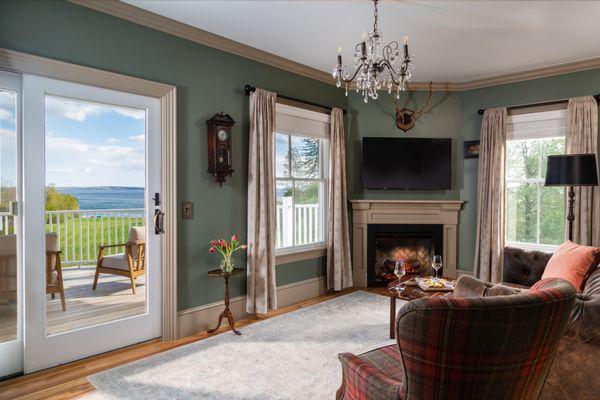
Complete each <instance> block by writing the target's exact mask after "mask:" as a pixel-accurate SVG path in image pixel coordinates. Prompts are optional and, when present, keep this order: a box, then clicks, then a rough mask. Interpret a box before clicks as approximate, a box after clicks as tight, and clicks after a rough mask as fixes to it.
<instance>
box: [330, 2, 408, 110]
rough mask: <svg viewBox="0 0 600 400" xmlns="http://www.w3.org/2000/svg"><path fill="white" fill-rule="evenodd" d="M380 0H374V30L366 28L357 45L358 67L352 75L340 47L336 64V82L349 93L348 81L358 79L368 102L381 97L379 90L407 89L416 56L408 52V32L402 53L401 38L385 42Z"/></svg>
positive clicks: (334, 69) (334, 71)
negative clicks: (379, 7)
mask: <svg viewBox="0 0 600 400" xmlns="http://www.w3.org/2000/svg"><path fill="white" fill-rule="evenodd" d="M377 1H378V0H374V1H373V3H374V6H375V8H374V12H373V16H374V22H373V30H372V31H371V32H369V34H368V37H367V34H366V33H365V32H364V31H363V33H362V35H361V38H360V42H359V43H358V44H357V45H356V47H355V49H354V68H356V71H355V72H354V74H353V75H352V77H350V71H349V68H348V66H347V65H344V64H343V63H342V48H341V47H338V56H337V64H336V65H335V66H334V67H333V78H334V79H335V82H336V86H337V87H341V86H342V82H344V84H345V88H346V96H348V84H349V83H351V82H352V81H354V80H355V79H356V83H355V85H356V92H357V93H361V94H362V96H363V100H364V102H365V103H368V102H369V97H370V98H372V99H373V100H377V98H378V97H379V94H378V91H379V90H382V89H384V90H387V91H388V93H389V94H391V93H392V91H395V92H396V93H395V95H396V98H400V92H401V91H403V90H405V89H406V83H407V82H409V81H410V77H411V73H410V71H411V70H412V69H413V63H412V60H413V56H411V55H410V54H409V53H408V36H406V35H405V36H404V38H403V40H402V55H400V46H399V45H398V42H396V41H393V42H390V43H388V44H386V45H385V46H382V42H383V39H382V36H381V32H380V31H379V29H378V26H377V19H378V10H377Z"/></svg>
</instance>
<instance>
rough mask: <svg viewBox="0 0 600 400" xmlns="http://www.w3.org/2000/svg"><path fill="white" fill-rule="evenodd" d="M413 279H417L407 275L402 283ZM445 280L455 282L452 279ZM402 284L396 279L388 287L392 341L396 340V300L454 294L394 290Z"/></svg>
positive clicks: (412, 288) (416, 287) (418, 288)
mask: <svg viewBox="0 0 600 400" xmlns="http://www.w3.org/2000/svg"><path fill="white" fill-rule="evenodd" d="M417 276H418V275H417ZM413 278H415V275H405V276H403V277H402V279H401V280H400V282H405V281H408V280H410V279H413ZM445 279H447V280H449V281H454V280H453V279H450V278H445ZM400 282H398V280H397V279H396V280H394V281H392V282H390V283H389V284H388V285H387V292H388V296H389V297H390V339H395V338H396V326H395V325H396V299H400V300H406V301H411V300H416V299H420V298H422V297H436V296H452V293H453V292H448V291H425V290H422V289H421V288H420V287H418V286H404V290H402V291H396V290H394V286H396V285H397V284H399V283H400Z"/></svg>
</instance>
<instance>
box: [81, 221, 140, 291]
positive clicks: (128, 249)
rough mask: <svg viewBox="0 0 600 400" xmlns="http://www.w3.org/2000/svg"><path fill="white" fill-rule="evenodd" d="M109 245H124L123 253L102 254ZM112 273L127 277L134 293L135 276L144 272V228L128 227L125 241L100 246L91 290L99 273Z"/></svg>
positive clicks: (96, 283)
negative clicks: (127, 237)
mask: <svg viewBox="0 0 600 400" xmlns="http://www.w3.org/2000/svg"><path fill="white" fill-rule="evenodd" d="M111 247H125V253H122V254H113V255H110V256H105V255H104V250H106V249H108V248H111ZM101 273H102V274H112V275H120V276H125V277H128V278H129V279H130V281H131V290H132V291H133V294H135V278H137V277H138V276H140V275H144V274H145V273H146V228H145V227H143V226H134V227H132V228H131V229H129V239H128V240H127V243H118V244H111V245H106V246H100V250H99V251H98V262H97V263H96V275H95V276H94V285H93V286H92V289H93V290H96V286H97V285H98V276H99V275H100V274H101Z"/></svg>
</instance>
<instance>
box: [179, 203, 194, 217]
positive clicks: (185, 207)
mask: <svg viewBox="0 0 600 400" xmlns="http://www.w3.org/2000/svg"><path fill="white" fill-rule="evenodd" d="M181 214H182V217H183V219H192V218H193V217H194V213H193V209H192V202H191V201H183V202H182V204H181Z"/></svg>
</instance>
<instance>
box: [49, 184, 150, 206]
mask: <svg viewBox="0 0 600 400" xmlns="http://www.w3.org/2000/svg"><path fill="white" fill-rule="evenodd" d="M56 190H58V191H59V192H61V193H66V194H70V195H73V196H75V197H76V198H77V200H78V201H79V209H80V210H111V209H117V208H118V209H122V208H127V209H129V208H144V188H141V187H121V186H94V187H63V188H60V187H57V188H56Z"/></svg>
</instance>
